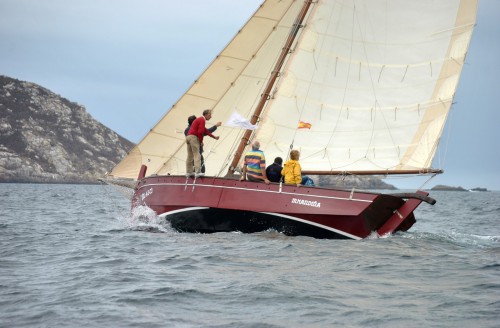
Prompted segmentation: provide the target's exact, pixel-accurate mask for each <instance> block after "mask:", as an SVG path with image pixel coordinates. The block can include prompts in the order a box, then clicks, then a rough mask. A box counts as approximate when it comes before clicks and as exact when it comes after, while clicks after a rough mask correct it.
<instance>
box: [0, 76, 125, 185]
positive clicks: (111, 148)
mask: <svg viewBox="0 0 500 328" xmlns="http://www.w3.org/2000/svg"><path fill="white" fill-rule="evenodd" d="M132 146H133V143H132V142H130V141H128V140H127V139H125V138H123V137H121V136H120V135H118V134H117V133H115V132H114V131H112V130H111V129H109V128H107V127H106V126H104V125H102V124H101V123H99V122H98V121H96V120H95V119H94V118H93V117H92V116H91V115H90V114H89V113H87V111H86V110H85V108H84V107H83V106H81V105H79V104H76V103H74V102H71V101H69V100H67V99H65V98H63V97H61V96H59V95H57V94H55V93H53V92H51V91H49V90H47V89H45V88H43V87H41V86H39V85H37V84H34V83H30V82H24V81H19V80H16V79H13V78H10V77H6V76H0V182H45V183H51V182H52V183H95V182H97V179H98V178H100V177H102V176H103V175H104V174H105V173H106V172H107V171H108V170H110V169H111V168H112V167H113V166H114V165H115V164H116V163H117V162H118V161H120V160H121V159H122V158H123V157H124V156H125V155H126V153H127V152H128V151H129V150H130V149H131V148H132Z"/></svg>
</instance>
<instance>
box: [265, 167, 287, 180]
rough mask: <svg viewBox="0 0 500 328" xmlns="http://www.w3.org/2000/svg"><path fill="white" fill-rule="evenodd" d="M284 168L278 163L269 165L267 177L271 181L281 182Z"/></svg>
mask: <svg viewBox="0 0 500 328" xmlns="http://www.w3.org/2000/svg"><path fill="white" fill-rule="evenodd" d="M282 169H283V168H282V167H281V166H280V165H278V164H276V163H273V164H271V165H269V166H268V167H267V169H266V175H267V179H268V180H269V181H271V182H280V180H281V170H282Z"/></svg>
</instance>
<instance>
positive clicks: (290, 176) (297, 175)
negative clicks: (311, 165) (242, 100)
mask: <svg viewBox="0 0 500 328" xmlns="http://www.w3.org/2000/svg"><path fill="white" fill-rule="evenodd" d="M281 175H282V176H284V177H285V184H294V185H297V184H300V183H301V182H302V168H301V167H300V163H299V161H296V160H293V159H289V160H288V161H286V163H285V165H283V170H281Z"/></svg>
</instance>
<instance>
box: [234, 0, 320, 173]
mask: <svg viewBox="0 0 500 328" xmlns="http://www.w3.org/2000/svg"><path fill="white" fill-rule="evenodd" d="M311 3H312V0H306V1H304V6H303V7H302V9H301V11H300V13H299V15H298V16H297V19H296V21H295V23H294V25H293V28H292V30H291V31H290V35H289V36H288V39H287V40H286V43H285V45H284V46H283V49H282V51H281V54H280V57H279V58H278V61H277V63H276V66H275V67H274V69H273V71H272V72H271V77H270V79H269V81H268V83H267V86H266V88H265V89H264V93H263V94H262V95H261V99H260V101H259V103H258V104H257V107H256V108H255V111H254V112H253V115H252V117H251V120H250V123H251V124H256V123H257V121H258V119H259V117H260V115H261V113H262V110H263V109H264V106H265V105H266V103H267V101H268V100H269V98H270V96H271V91H272V89H273V88H274V86H275V83H276V80H277V79H278V76H279V74H280V71H281V67H282V66H283V64H284V62H285V60H286V58H287V57H288V54H289V53H290V51H291V48H292V45H293V43H294V41H295V38H296V37H297V35H298V33H299V30H300V28H301V27H302V22H303V20H304V18H305V17H306V15H307V13H308V11H309V7H310V6H311ZM252 134H253V131H252V130H247V131H246V132H245V134H244V135H243V137H242V138H241V141H240V144H239V146H238V148H237V149H236V152H235V154H234V158H233V161H232V163H231V165H230V167H229V172H228V173H229V174H233V173H234V171H235V169H236V165H237V164H238V162H239V161H240V160H241V156H242V155H243V150H244V149H245V147H246V146H247V144H248V142H249V141H250V139H251V135H252Z"/></svg>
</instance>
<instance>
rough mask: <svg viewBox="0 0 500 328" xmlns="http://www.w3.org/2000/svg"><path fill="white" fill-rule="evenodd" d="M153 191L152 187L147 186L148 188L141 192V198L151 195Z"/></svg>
mask: <svg viewBox="0 0 500 328" xmlns="http://www.w3.org/2000/svg"><path fill="white" fill-rule="evenodd" d="M152 193H153V188H149V189H148V190H146V191H145V192H143V193H142V194H141V200H144V199H146V197H148V196H149V195H151V194H152Z"/></svg>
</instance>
